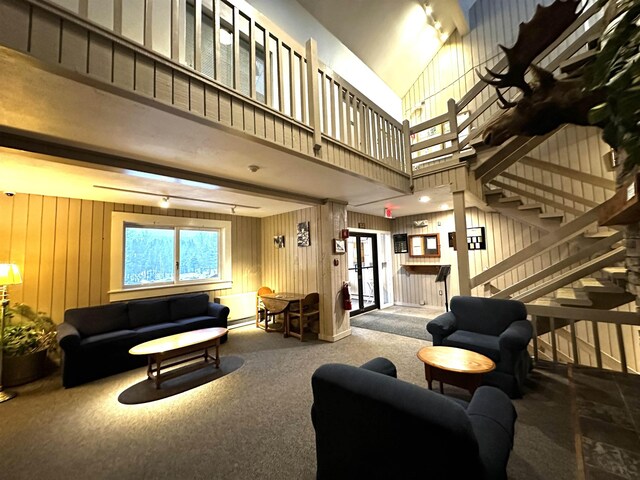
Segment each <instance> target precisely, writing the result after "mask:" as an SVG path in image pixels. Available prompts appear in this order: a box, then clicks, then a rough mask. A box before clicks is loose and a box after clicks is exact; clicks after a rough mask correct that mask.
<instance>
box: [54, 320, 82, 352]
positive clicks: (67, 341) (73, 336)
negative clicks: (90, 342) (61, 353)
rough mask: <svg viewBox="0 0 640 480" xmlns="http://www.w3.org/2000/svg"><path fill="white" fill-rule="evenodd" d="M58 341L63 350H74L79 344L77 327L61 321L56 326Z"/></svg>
mask: <svg viewBox="0 0 640 480" xmlns="http://www.w3.org/2000/svg"><path fill="white" fill-rule="evenodd" d="M57 331H58V343H59V344H60V347H61V348H62V349H63V350H65V351H69V350H75V349H77V348H78V347H79V346H80V332H78V329H77V328H76V327H74V326H73V325H71V324H70V323H67V322H62V323H61V324H60V325H58V326H57Z"/></svg>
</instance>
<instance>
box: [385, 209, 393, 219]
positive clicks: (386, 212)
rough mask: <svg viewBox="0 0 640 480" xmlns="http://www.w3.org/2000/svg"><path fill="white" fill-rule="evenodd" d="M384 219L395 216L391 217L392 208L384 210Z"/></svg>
mask: <svg viewBox="0 0 640 480" xmlns="http://www.w3.org/2000/svg"><path fill="white" fill-rule="evenodd" d="M384 218H393V215H391V209H390V208H385V209H384Z"/></svg>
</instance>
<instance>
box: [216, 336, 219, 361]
mask: <svg viewBox="0 0 640 480" xmlns="http://www.w3.org/2000/svg"><path fill="white" fill-rule="evenodd" d="M216 368H220V339H219V338H218V339H217V340H216Z"/></svg>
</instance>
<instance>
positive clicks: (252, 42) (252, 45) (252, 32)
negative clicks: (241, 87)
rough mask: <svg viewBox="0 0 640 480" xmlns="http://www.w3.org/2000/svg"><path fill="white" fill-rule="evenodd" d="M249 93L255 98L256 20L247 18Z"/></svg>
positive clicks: (256, 95) (256, 96)
mask: <svg viewBox="0 0 640 480" xmlns="http://www.w3.org/2000/svg"><path fill="white" fill-rule="evenodd" d="M249 93H250V95H251V98H253V99H254V100H256V99H257V98H258V93H257V91H256V22H254V20H253V18H250V19H249Z"/></svg>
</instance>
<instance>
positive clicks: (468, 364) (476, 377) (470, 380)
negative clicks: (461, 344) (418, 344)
mask: <svg viewBox="0 0 640 480" xmlns="http://www.w3.org/2000/svg"><path fill="white" fill-rule="evenodd" d="M418 358H419V359H420V360H422V362H423V363H424V376H425V378H426V379H427V384H428V385H429V390H433V388H432V382H433V381H434V380H438V381H439V382H440V393H444V391H443V387H442V384H443V383H448V384H449V385H455V386H456V387H460V388H464V389H465V390H469V393H471V394H473V392H475V391H476V388H478V387H479V386H480V384H481V383H482V375H483V374H484V373H487V372H490V371H491V370H493V369H494V368H496V364H495V363H494V362H493V360H491V359H490V358H487V357H485V356H484V355H481V354H479V353H476V352H472V351H471V350H464V349H462V348H455V347H443V346H438V347H423V348H421V349H420V351H419V352H418Z"/></svg>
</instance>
